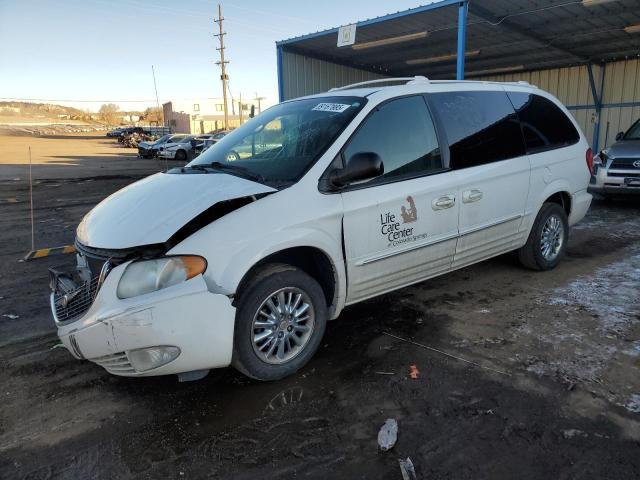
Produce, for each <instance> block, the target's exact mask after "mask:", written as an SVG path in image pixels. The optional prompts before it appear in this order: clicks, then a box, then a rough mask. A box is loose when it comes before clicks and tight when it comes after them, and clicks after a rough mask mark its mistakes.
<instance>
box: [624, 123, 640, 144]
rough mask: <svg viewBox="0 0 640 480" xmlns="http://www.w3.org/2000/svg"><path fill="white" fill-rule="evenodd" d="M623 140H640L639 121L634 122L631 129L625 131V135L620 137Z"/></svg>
mask: <svg viewBox="0 0 640 480" xmlns="http://www.w3.org/2000/svg"><path fill="white" fill-rule="evenodd" d="M622 139H623V140H640V120H636V123H634V124H633V125H631V128H630V129H629V130H627V133H625V134H624V137H622Z"/></svg>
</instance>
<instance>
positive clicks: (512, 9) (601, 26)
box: [278, 0, 640, 78]
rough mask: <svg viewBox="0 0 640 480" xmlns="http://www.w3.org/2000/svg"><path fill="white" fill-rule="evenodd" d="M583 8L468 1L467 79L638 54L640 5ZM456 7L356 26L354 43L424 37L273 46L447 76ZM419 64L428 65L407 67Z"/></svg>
mask: <svg viewBox="0 0 640 480" xmlns="http://www.w3.org/2000/svg"><path fill="white" fill-rule="evenodd" d="M592 2H593V0H592ZM585 3H588V0H585V2H583V1H582V0H564V1H563V0H560V1H558V0H474V1H471V2H470V3H469V15H468V27H467V41H466V51H467V52H468V54H469V56H467V58H466V75H467V76H468V77H469V76H474V75H476V76H477V75H483V74H489V73H499V71H500V70H502V71H505V70H504V69H510V71H517V70H519V71H522V70H534V69H541V68H552V67H563V66H569V65H578V64H584V63H587V62H602V61H609V60H615V59H621V58H628V57H637V56H639V55H640V31H639V32H637V33H629V32H627V31H625V27H629V26H633V25H640V0H609V1H606V2H598V0H596V1H595V2H593V3H595V4H593V5H590V6H586V5H585ZM458 4H459V2H458V1H453V0H444V1H441V2H437V3H432V4H429V5H426V6H424V7H418V8H414V9H410V10H406V11H404V12H398V13H395V14H390V15H386V16H383V17H378V18H374V19H370V20H364V21H362V22H359V23H358V24H357V32H356V44H362V43H366V42H371V41H375V40H381V39H388V38H393V37H398V36H401V35H407V34H411V33H417V32H424V31H427V32H428V35H427V36H426V37H425V38H419V39H415V40H411V41H406V42H402V43H396V44H393V45H383V46H377V47H372V48H367V49H362V50H360V49H354V48H352V47H340V48H338V47H337V45H336V44H337V35H338V29H337V28H333V29H330V30H325V31H323V32H317V33H314V34H309V35H304V36H302V37H298V38H293V39H289V40H283V41H281V42H278V45H279V46H280V47H282V48H283V49H284V50H286V51H290V52H294V53H299V54H302V55H305V56H308V57H311V58H317V59H321V60H326V61H330V62H334V63H337V64H340V65H347V66H351V67H355V68H360V69H363V70H367V71H371V72H378V73H383V74H386V75H393V76H407V75H425V76H427V77H430V78H452V77H454V76H455V63H456V59H455V53H456V45H457V23H458ZM639 28H640V27H639ZM447 56H449V57H447ZM442 57H445V58H442ZM438 58H440V60H438V61H434V59H438ZM417 59H431V61H430V62H429V63H423V64H410V63H407V61H410V60H417Z"/></svg>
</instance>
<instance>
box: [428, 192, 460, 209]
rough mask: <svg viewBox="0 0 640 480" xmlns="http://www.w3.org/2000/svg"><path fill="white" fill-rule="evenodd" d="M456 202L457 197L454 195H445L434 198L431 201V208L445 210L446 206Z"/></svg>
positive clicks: (448, 206) (449, 206) (451, 205)
mask: <svg viewBox="0 0 640 480" xmlns="http://www.w3.org/2000/svg"><path fill="white" fill-rule="evenodd" d="M455 204H456V197H455V196H453V195H443V196H441V197H438V198H434V199H433V201H432V202H431V208H433V209H434V210H444V209H445V208H451V207H453V206H454V205H455Z"/></svg>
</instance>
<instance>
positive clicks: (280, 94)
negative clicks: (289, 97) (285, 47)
mask: <svg viewBox="0 0 640 480" xmlns="http://www.w3.org/2000/svg"><path fill="white" fill-rule="evenodd" d="M276 54H277V62H278V101H279V102H283V101H284V85H283V84H282V75H283V72H282V46H281V45H278V46H277V47H276Z"/></svg>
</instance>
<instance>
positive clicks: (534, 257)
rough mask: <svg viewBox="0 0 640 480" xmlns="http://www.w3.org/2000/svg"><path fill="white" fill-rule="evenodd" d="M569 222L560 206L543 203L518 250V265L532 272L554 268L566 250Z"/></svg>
mask: <svg viewBox="0 0 640 480" xmlns="http://www.w3.org/2000/svg"><path fill="white" fill-rule="evenodd" d="M568 239H569V222H568V220H567V214H566V212H565V211H564V208H562V206H560V205H558V204H557V203H545V204H544V205H542V208H541V209H540V211H539V212H538V216H537V217H536V220H535V222H534V223H533V227H532V228H531V233H529V238H528V239H527V243H526V244H525V246H524V247H522V248H521V249H520V250H518V257H519V258H520V263H522V265H524V266H525V267H527V268H530V269H532V270H551V269H552V268H555V267H556V265H558V263H560V260H561V258H562V256H563V255H564V252H565V250H566V248H567V241H568Z"/></svg>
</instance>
